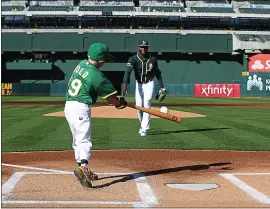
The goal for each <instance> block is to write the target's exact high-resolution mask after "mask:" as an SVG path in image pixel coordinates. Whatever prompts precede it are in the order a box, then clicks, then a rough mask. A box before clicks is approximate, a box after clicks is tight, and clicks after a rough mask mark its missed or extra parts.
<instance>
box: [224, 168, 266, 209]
mask: <svg viewBox="0 0 270 209" xmlns="http://www.w3.org/2000/svg"><path fill="white" fill-rule="evenodd" d="M236 174H237V173H236ZM236 174H219V175H220V176H222V177H224V178H225V179H227V180H229V181H230V182H231V183H233V184H234V185H236V186H237V187H238V188H240V189H242V190H243V191H245V192H246V193H247V194H249V195H250V196H251V197H253V198H255V199H256V200H258V201H259V202H261V203H265V204H270V198H269V197H267V196H266V195H264V194H263V193H261V192H259V191H258V190H256V189H254V188H253V187H251V186H249V185H248V184H246V183H245V182H243V181H241V180H240V179H239V178H237V177H235V176H234V175H236ZM237 175H252V173H239V174H237ZM254 175H270V173H268V174H267V173H262V174H260V173H254Z"/></svg>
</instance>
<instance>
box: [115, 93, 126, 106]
mask: <svg viewBox="0 0 270 209" xmlns="http://www.w3.org/2000/svg"><path fill="white" fill-rule="evenodd" d="M118 100H119V105H116V106H115V107H116V108H117V109H124V108H125V107H126V106H127V101H126V99H125V97H123V96H121V97H119V98H118Z"/></svg>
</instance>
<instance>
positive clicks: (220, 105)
mask: <svg viewBox="0 0 270 209" xmlns="http://www.w3.org/2000/svg"><path fill="white" fill-rule="evenodd" d="M131 104H134V103H131ZM64 105H65V102H47V101H44V102H2V106H64ZM107 105H108V103H107V102H97V103H96V104H95V106H107ZM152 106H179V107H185V106H188V107H196V106H199V107H214V106H217V107H238V108H243V107H247V108H270V104H258V103H257V104H245V103H243V104H240V103H238V104H226V103H211V104H206V103H164V102H163V103H157V102H154V103H152Z"/></svg>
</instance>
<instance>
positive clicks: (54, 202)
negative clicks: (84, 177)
mask: <svg viewBox="0 0 270 209" xmlns="http://www.w3.org/2000/svg"><path fill="white" fill-rule="evenodd" d="M2 204H63V205H69V204H70V205H73V204H77V205H83V204H97V205H98V204H101V205H107V204H108V205H134V204H136V205H140V204H142V203H141V202H119V201H35V200H4V201H2Z"/></svg>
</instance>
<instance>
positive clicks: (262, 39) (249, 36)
mask: <svg viewBox="0 0 270 209" xmlns="http://www.w3.org/2000/svg"><path fill="white" fill-rule="evenodd" d="M235 35H236V37H237V38H238V39H239V40H241V41H254V40H256V41H259V42H263V43H264V42H267V41H270V35H260V34H235Z"/></svg>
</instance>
